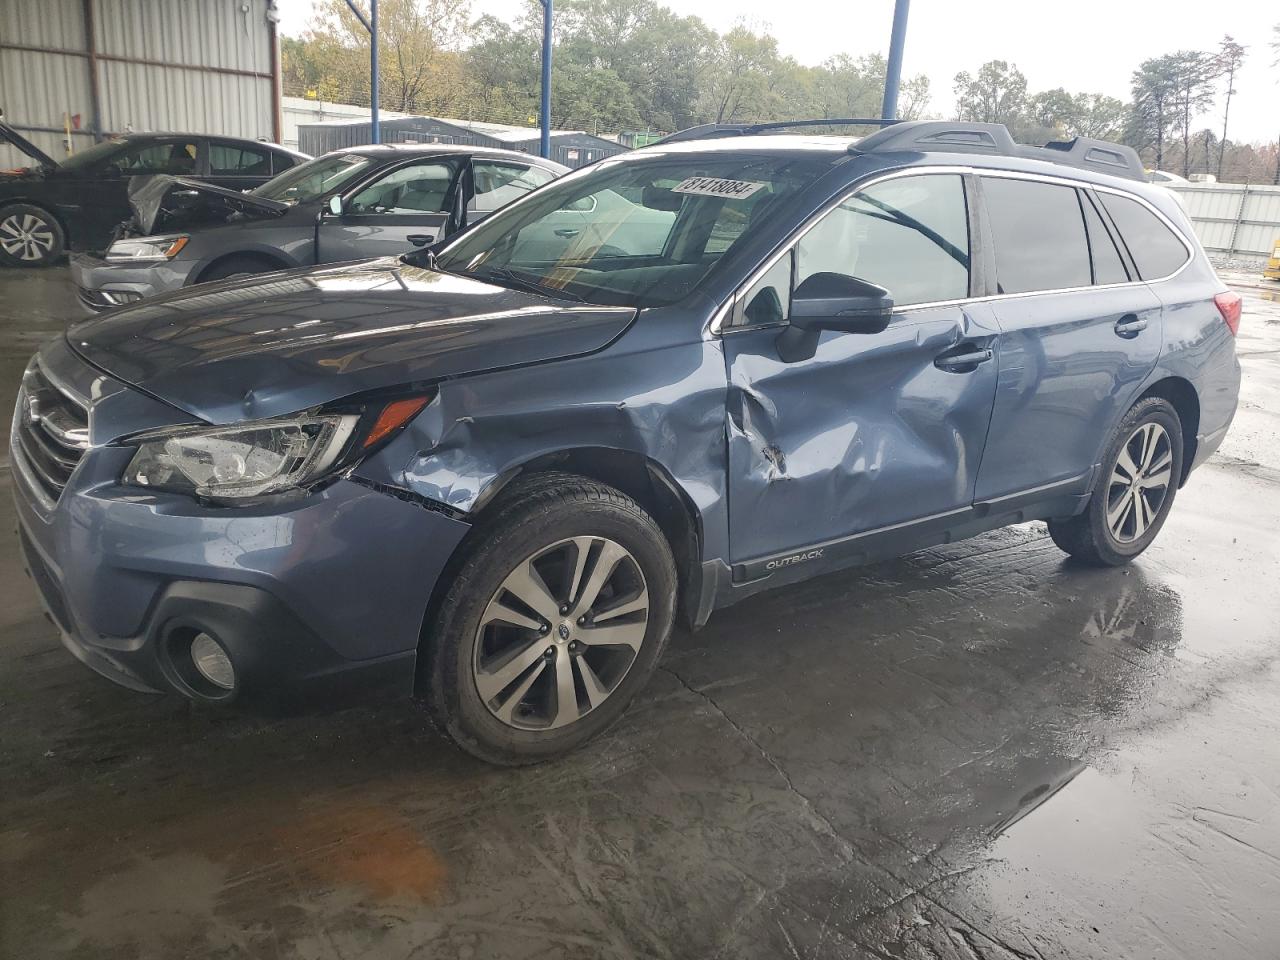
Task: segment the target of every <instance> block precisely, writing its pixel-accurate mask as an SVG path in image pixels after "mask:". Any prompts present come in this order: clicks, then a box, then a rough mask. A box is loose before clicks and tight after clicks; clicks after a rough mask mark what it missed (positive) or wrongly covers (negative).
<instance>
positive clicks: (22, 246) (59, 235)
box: [0, 203, 67, 267]
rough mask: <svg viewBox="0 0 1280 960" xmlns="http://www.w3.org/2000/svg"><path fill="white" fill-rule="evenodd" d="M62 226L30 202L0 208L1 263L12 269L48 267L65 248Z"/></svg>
mask: <svg viewBox="0 0 1280 960" xmlns="http://www.w3.org/2000/svg"><path fill="white" fill-rule="evenodd" d="M66 243H67V237H66V234H65V233H64V232H63V230H62V224H60V223H58V219H57V218H56V217H55V216H54V215H53V214H51V213H50V212H49V211H48V210H44V209H42V208H41V207H35V206H32V205H31V204H29V203H14V204H11V205H9V206H7V207H4V208H2V209H0V262H3V263H5V264H7V265H9V266H11V267H47V266H49V265H50V264H53V263H55V262H56V261H57V260H58V258H59V257H61V256H62V253H63V251H64V250H65V249H66Z"/></svg>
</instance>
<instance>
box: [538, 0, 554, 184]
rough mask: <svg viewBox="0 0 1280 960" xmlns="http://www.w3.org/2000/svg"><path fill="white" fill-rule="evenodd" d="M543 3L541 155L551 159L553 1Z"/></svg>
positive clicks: (544, 0) (547, 0)
mask: <svg viewBox="0 0 1280 960" xmlns="http://www.w3.org/2000/svg"><path fill="white" fill-rule="evenodd" d="M541 2H542V109H541V111H540V113H541V114H542V116H541V123H542V137H541V140H540V143H539V153H540V154H541V155H542V156H543V157H546V158H548V159H550V157H551V18H552V10H551V5H552V0H541Z"/></svg>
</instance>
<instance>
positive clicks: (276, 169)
mask: <svg viewBox="0 0 1280 960" xmlns="http://www.w3.org/2000/svg"><path fill="white" fill-rule="evenodd" d="M297 163H298V159H297V157H295V156H293V155H292V154H289V153H272V154H271V172H272V173H284V172H285V171H286V170H288V169H289V168H290V167H293V166H296V165H297Z"/></svg>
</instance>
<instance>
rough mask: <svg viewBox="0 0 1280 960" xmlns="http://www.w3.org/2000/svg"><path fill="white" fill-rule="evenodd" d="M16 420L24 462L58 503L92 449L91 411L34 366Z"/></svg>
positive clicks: (24, 380) (21, 394)
mask: <svg viewBox="0 0 1280 960" xmlns="http://www.w3.org/2000/svg"><path fill="white" fill-rule="evenodd" d="M15 420H16V422H15V425H14V426H15V430H14V436H15V438H16V440H17V441H18V448H19V450H20V451H21V452H22V457H23V459H24V460H26V461H27V465H28V466H29V467H30V468H31V475H32V477H33V478H34V479H35V481H36V482H37V483H38V484H39V485H40V486H41V488H43V490H44V493H45V495H46V496H47V497H48V498H49V499H50V500H53V501H55V502H56V501H57V499H58V497H59V496H61V495H62V491H63V489H64V488H65V487H66V485H67V481H68V480H70V479H71V473H72V471H73V470H75V468H76V464H78V463H79V462H80V458H81V457H82V456H84V452H85V450H86V449H88V447H89V416H88V412H87V411H86V410H85V408H84V407H83V406H81V405H80V403H79V402H77V401H76V400H74V399H72V397H71V396H69V395H68V394H67V393H65V392H64V391H62V390H60V389H59V388H58V387H57V386H55V385H54V384H53V383H52V382H51V381H50V380H49V378H48V377H46V376H45V374H44V372H43V371H42V370H41V369H40V365H39V364H38V363H33V364H31V366H29V367H28V368H27V372H26V373H25V374H23V377H22V390H21V391H20V392H19V393H18V413H17V417H16V418H15Z"/></svg>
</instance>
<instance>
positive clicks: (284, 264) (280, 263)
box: [191, 249, 296, 283]
mask: <svg viewBox="0 0 1280 960" xmlns="http://www.w3.org/2000/svg"><path fill="white" fill-rule="evenodd" d="M237 258H243V259H245V260H257V261H259V262H260V263H265V264H268V265H270V267H271V268H272V269H273V270H288V269H290V268H291V267H293V266H296V264H293V263H290V262H289V261H288V260H287V259H286V258H285V257H283V256H282V255H281V254H279V253H278V252H269V251H266V250H252V249H251V250H232V251H230V252H229V253H222V254H219V255H218V256H216V257H214V258H213V259H211V260H209V262H207V263H205V264H204V265H202V266H201V267H200V269H199V270H198V271H197V272H196V274H195V279H194V280H192V281H191V282H192V283H203V282H204V280H205V277H207V276H208V275H209V271H211V270H212V269H213V268H214V267H216V266H218V265H219V264H223V263H226V262H227V261H228V260H234V259H237Z"/></svg>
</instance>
